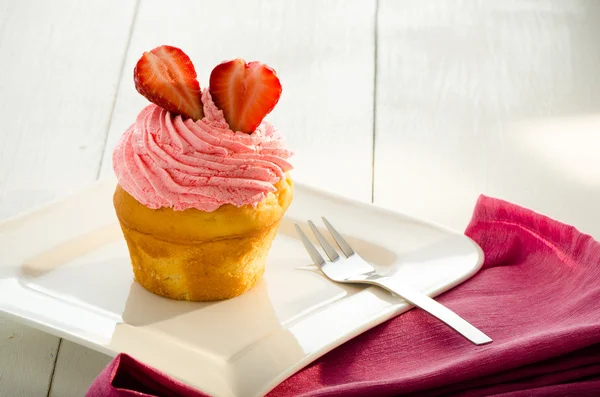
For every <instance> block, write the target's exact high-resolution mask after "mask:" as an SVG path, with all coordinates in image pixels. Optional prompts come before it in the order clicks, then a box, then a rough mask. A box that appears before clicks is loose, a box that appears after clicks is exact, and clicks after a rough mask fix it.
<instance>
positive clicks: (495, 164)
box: [375, 0, 600, 237]
mask: <svg viewBox="0 0 600 397" xmlns="http://www.w3.org/2000/svg"><path fill="white" fill-rule="evenodd" d="M599 25H600V3H599V2H597V1H594V0H578V1H569V2H565V1H561V0H543V1H536V2H523V1H515V0H512V1H487V2H481V1H463V2H454V1H437V2H422V1H416V0H410V1H394V0H380V10H379V29H378V54H379V56H378V58H379V60H378V74H377V96H376V103H377V112H376V113H377V114H376V145H375V158H376V161H375V202H376V203H378V204H381V205H384V206H388V207H393V208H395V209H397V210H400V211H402V212H406V213H409V214H412V215H415V216H418V217H423V218H426V219H431V220H433V221H436V222H440V223H443V224H445V225H448V226H450V227H453V228H457V229H459V230H463V229H464V227H465V226H466V224H467V222H468V220H469V218H470V215H471V211H472V209H473V205H474V203H475V200H476V198H477V196H478V195H479V194H480V193H484V194H488V195H492V196H497V197H501V198H504V199H507V200H511V201H514V202H517V203H519V204H521V205H524V206H527V207H531V208H533V209H535V210H538V211H541V212H543V213H546V214H549V215H551V216H553V217H556V218H559V219H560V220H562V221H565V222H568V223H572V224H574V225H576V226H577V227H579V228H581V229H583V230H584V231H587V232H590V233H594V234H595V236H596V237H600V226H599V224H598V223H597V222H596V221H595V218H594V217H593V216H589V214H588V211H590V209H591V208H597V199H598V197H599V196H600V183H599V182H598V181H600V174H599V172H600V171H598V170H600V157H599V156H597V155H594V154H593V153H594V152H595V153H597V151H598V148H600V135H599V134H598V133H597V131H598V128H599V127H600V121H599V119H598V118H597V117H596V118H593V117H592V118H590V117H587V116H588V115H594V114H595V115H598V112H600V79H598V78H597V71H598V70H599V68H600V52H599V51H598V41H597V39H598V28H597V27H598V26H599ZM594 131H595V132H594ZM593 148H595V149H593Z"/></svg>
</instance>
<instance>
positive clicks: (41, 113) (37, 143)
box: [0, 0, 134, 397]
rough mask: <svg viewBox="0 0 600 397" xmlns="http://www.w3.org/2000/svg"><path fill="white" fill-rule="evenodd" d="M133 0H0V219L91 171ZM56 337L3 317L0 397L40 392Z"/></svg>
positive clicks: (84, 179)
mask: <svg viewBox="0 0 600 397" xmlns="http://www.w3.org/2000/svg"><path fill="white" fill-rule="evenodd" d="M133 8H134V3H133V2H132V1H129V2H123V1H119V0H111V1H104V2H77V1H72V0H56V1H52V2H47V1H43V0H36V1H29V2H12V1H0V32H1V34H0V92H1V93H2V94H1V95H2V100H1V101H0V116H1V118H2V128H1V129H0V218H5V217H7V216H11V215H14V214H16V213H18V212H20V211H23V210H26V209H29V208H31V207H33V206H36V205H39V204H41V203H43V202H46V201H48V200H50V199H52V198H54V197H56V196H58V195H62V194H66V193H68V192H69V191H70V190H71V189H74V188H78V187H80V186H82V185H85V184H86V183H90V182H92V181H94V179H95V178H96V176H97V172H98V167H99V164H100V160H101V156H102V153H103V149H104V143H105V136H106V131H107V127H108V124H109V120H110V113H111V109H112V105H113V100H114V97H115V93H116V88H117V84H118V81H119V74H120V71H121V65H122V59H123V56H124V53H125V44H126V42H127V37H128V34H129V26H130V23H131V19H132V11H133ZM107 26H110V29H107ZM49 232H50V231H49ZM58 343H59V339H58V338H56V337H54V336H51V335H49V334H46V333H43V332H40V331H36V330H34V329H31V328H28V327H25V326H21V325H19V324H17V323H15V322H13V321H10V320H5V319H2V320H1V321H0V396H10V397H19V396H36V397H37V396H45V395H46V394H47V393H48V389H49V385H50V380H51V379H50V378H51V374H52V370H53V367H54V363H55V355H56V350H57V346H58Z"/></svg>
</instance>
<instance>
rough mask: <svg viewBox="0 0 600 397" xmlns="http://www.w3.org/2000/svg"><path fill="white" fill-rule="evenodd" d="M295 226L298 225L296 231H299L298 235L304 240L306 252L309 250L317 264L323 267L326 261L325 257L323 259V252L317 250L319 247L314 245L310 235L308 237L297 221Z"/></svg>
mask: <svg viewBox="0 0 600 397" xmlns="http://www.w3.org/2000/svg"><path fill="white" fill-rule="evenodd" d="M294 226H296V233H298V236H300V240H302V244H303V245H304V248H305V249H306V252H308V255H310V258H311V259H312V260H313V262H314V263H315V265H317V266H319V267H321V266H322V265H323V264H324V263H325V259H323V257H322V256H321V254H319V251H317V249H316V248H315V247H314V246H313V245H312V243H311V242H310V240H309V239H308V237H306V234H304V232H303V231H302V229H300V226H298V225H297V224H295V223H294Z"/></svg>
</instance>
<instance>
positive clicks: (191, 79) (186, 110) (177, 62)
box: [133, 45, 204, 120]
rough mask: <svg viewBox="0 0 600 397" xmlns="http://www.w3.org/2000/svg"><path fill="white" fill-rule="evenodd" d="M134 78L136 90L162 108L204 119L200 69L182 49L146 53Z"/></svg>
mask: <svg viewBox="0 0 600 397" xmlns="http://www.w3.org/2000/svg"><path fill="white" fill-rule="evenodd" d="M133 79H134V81H135V89H136V90H137V91H138V92H139V93H140V94H142V95H143V96H145V97H146V98H147V99H148V100H149V101H150V102H153V103H155V104H156V105H158V106H160V107H161V108H163V109H165V110H168V111H169V112H171V113H175V114H180V115H182V116H183V117H184V118H191V119H193V120H198V119H201V118H202V117H204V113H203V111H202V101H201V99H200V96H201V93H200V84H199V83H198V80H196V70H195V69H194V65H193V64H192V61H191V60H190V58H189V57H188V56H187V55H186V54H185V53H184V52H183V51H181V50H180V49H179V48H177V47H171V46H168V45H163V46H160V47H156V48H155V49H153V50H152V51H150V52H144V54H143V55H142V57H141V58H140V59H139V61H138V62H137V64H136V65H135V69H134V71H133Z"/></svg>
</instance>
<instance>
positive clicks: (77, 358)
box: [49, 340, 111, 397]
mask: <svg viewBox="0 0 600 397" xmlns="http://www.w3.org/2000/svg"><path fill="white" fill-rule="evenodd" d="M110 360H111V357H109V356H107V355H104V354H101V353H98V352H96V351H94V350H90V349H87V348H84V347H83V346H80V345H78V344H75V343H73V342H70V341H67V340H63V342H62V344H61V348H60V355H59V359H58V360H57V362H56V368H55V369H54V379H53V382H52V387H51V389H50V394H49V397H70V396H73V397H75V396H83V395H85V393H86V392H87V390H88V388H89V387H90V385H91V384H92V382H93V381H94V379H95V378H96V377H97V376H98V374H99V373H100V372H101V371H102V370H103V369H104V368H105V367H106V366H107V365H108V363H109V362H110Z"/></svg>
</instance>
